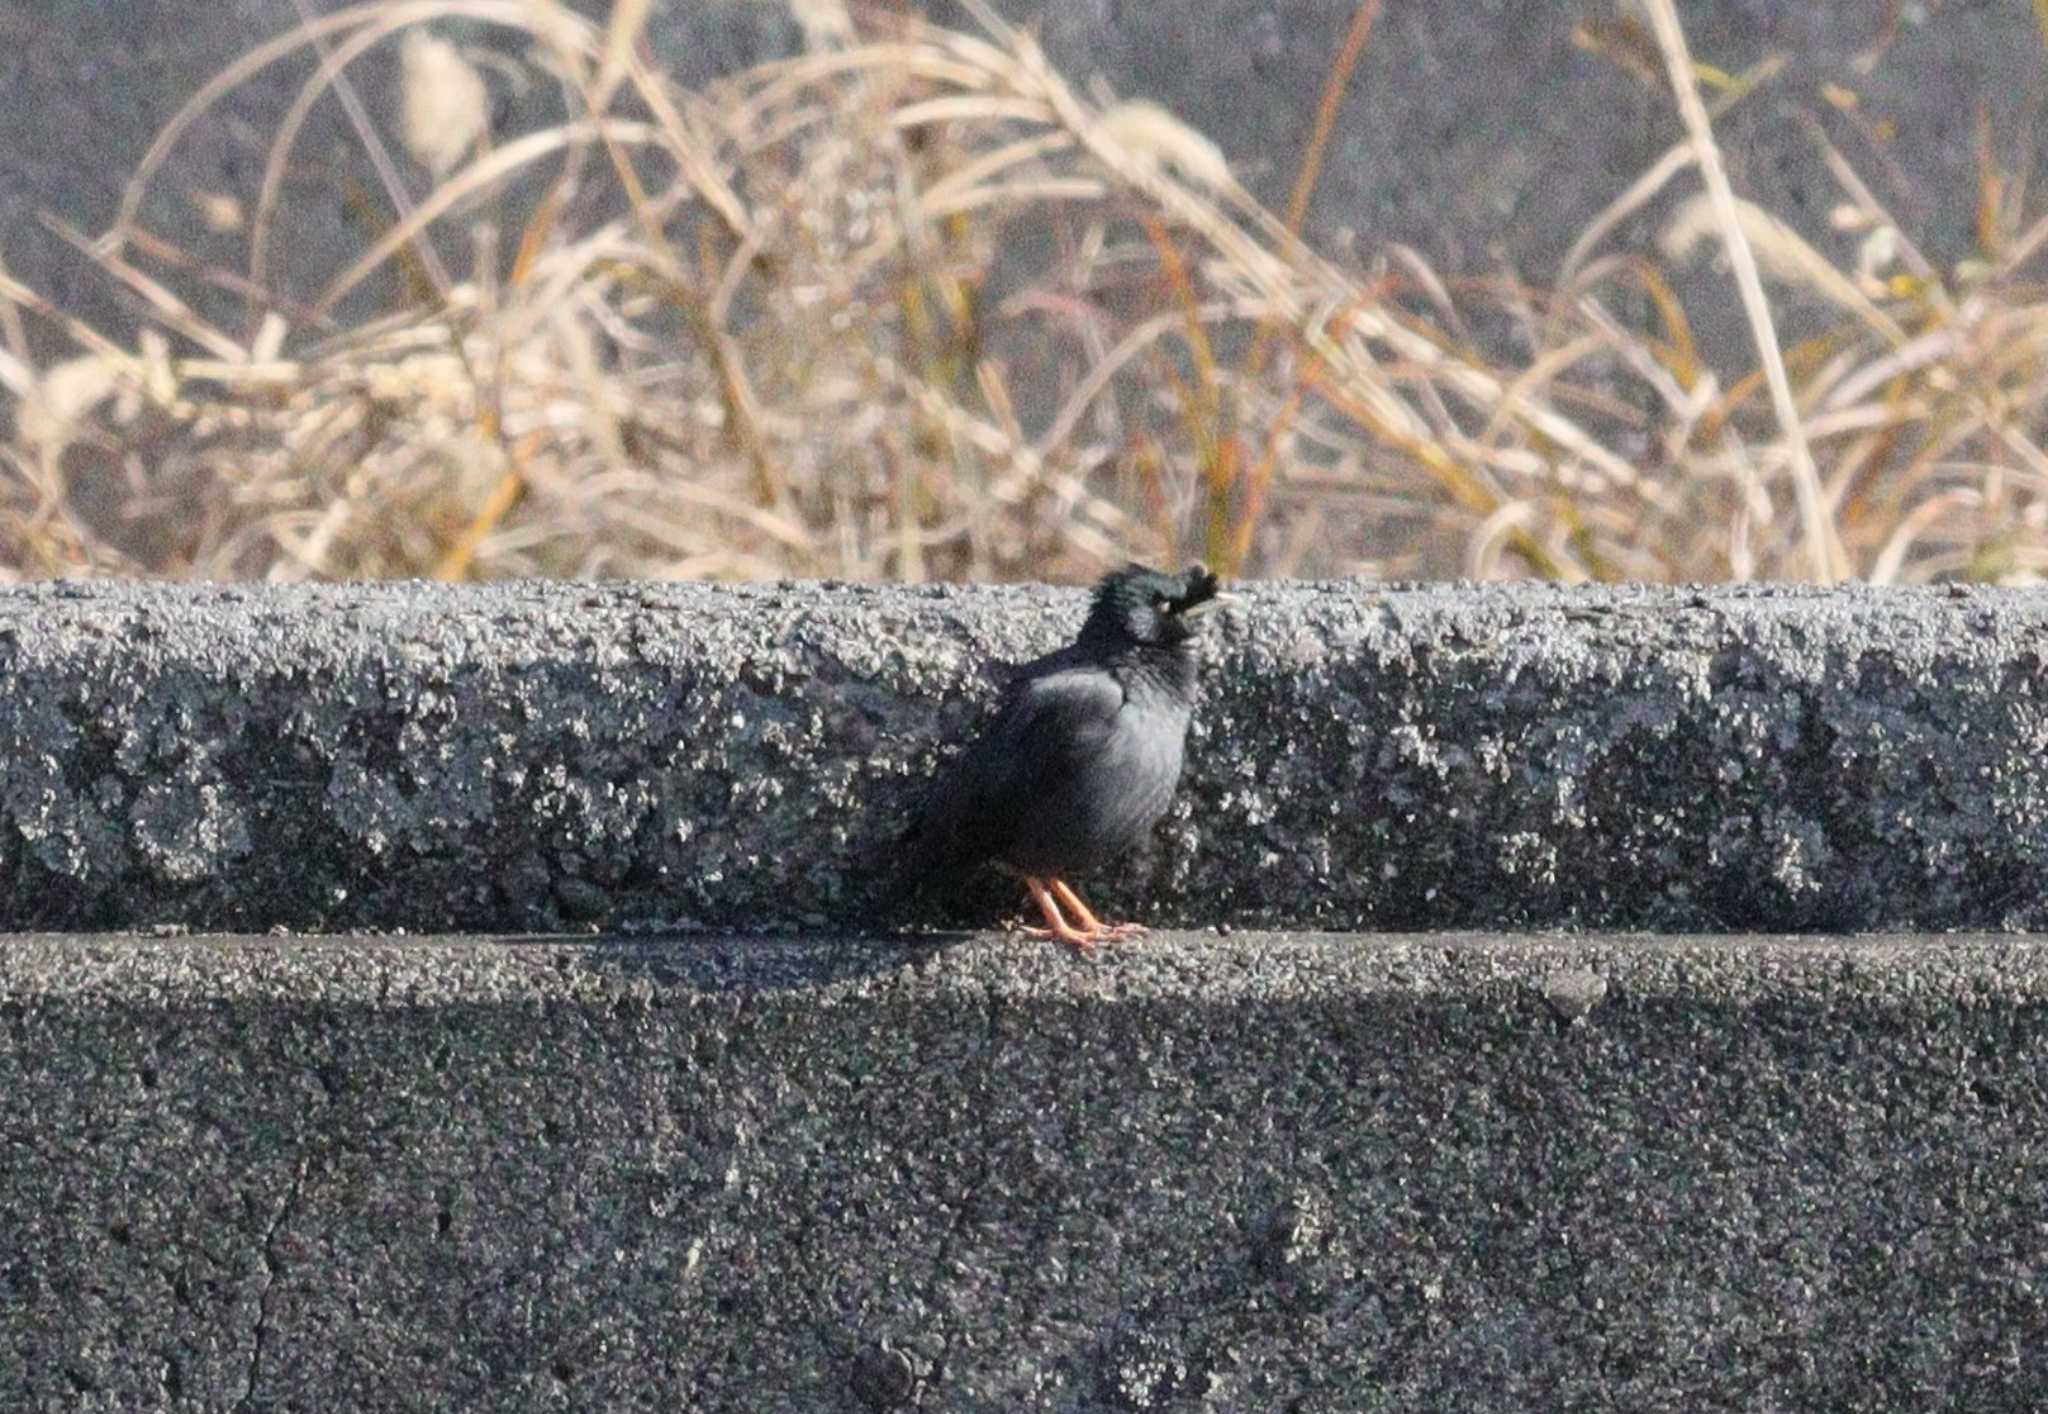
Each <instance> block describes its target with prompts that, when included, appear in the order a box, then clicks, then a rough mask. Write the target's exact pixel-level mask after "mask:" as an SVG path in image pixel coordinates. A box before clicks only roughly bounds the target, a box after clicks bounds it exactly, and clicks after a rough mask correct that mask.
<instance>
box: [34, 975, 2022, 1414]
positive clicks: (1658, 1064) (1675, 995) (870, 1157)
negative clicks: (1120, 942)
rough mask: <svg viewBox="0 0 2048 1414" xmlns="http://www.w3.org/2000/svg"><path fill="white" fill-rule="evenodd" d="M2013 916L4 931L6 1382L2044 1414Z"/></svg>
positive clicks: (581, 1404) (174, 1393) (62, 1389)
mask: <svg viewBox="0 0 2048 1414" xmlns="http://www.w3.org/2000/svg"><path fill="white" fill-rule="evenodd" d="M2044 1003H2048V949H2044V947H2043V946H2042V944H2040V943H2039V942H2031V943H2016V942H2011V941H2003V940H1989V941H1987V940H1981V939H1974V940H1973V939H1954V938H1946V939H1911V940H1900V941H1894V942H1872V943H1859V944H1849V945H1843V944H1836V943H1823V942H1814V941H1809V940H1792V941H1780V942H1758V941H1746V942H1727V941H1724V942H1702V941H1698V940H1693V941H1686V940H1662V941H1648V940H1640V939H1639V940H1635V941H1631V942H1621V943H1612V942H1600V941H1591V940H1578V941H1565V940H1551V941H1537V942H1531V941H1526V940H1525V941H1519V942H1502V941H1498V940H1496V941H1486V940H1476V939H1459V938H1443V937H1437V938H1428V939H1380V940H1373V941H1367V940H1360V939H1334V938H1302V937H1296V938H1274V937H1268V936H1259V935H1240V936H1236V937H1233V938H1229V939H1214V938H1206V939H1205V938H1191V937H1169V938H1163V939H1154V940H1150V941H1146V942H1141V943H1135V944H1132V945H1129V946H1127V947H1118V948H1115V949H1111V950H1108V951H1107V952H1106V953H1105V954H1104V955H1103V957H1102V958H1101V959H1100V960H1099V961H1096V962H1092V963H1083V962H1077V961H1076V960H1075V959H1074V958H1073V957H1072V955H1071V954H1069V953H1068V952H1067V951H1066V950H1064V949H1062V948H1058V947H1054V946H1050V945H1045V944H1024V943H1016V942H1008V941H1001V940H995V941H986V942H975V943H972V944H969V945H965V946H960V947H955V948H951V949H935V948H930V947H901V946H888V945H877V944H872V943H863V942H858V941H853V940H840V939H829V940H827V939H820V940H815V941H810V942H797V941H788V940H779V939H777V940H765V939H750V940H746V941H741V942H731V941H695V942H691V941H681V942H675V941H670V942H661V943H640V944H631V943H626V944H618V943H590V942H584V943H564V942H534V943H513V944H505V943H496V942H489V941H483V940H469V941H464V942H433V943H414V942H403V941H391V940H385V941H377V940H363V941H357V942H353V943H340V942H322V941H308V940H290V941H280V940H267V941H266V940H245V941H221V940H208V941H199V940H175V939H174V940H166V941H147V940H142V941H138V940H132V939H131V940H126V941H105V940H92V939H84V938H65V939H43V940H35V939H26V940H24V939H14V940H8V941H5V942H0V1146H4V1149H0V1156H4V1161H0V1213H4V1215H5V1240H4V1242H0V1406H4V1407H5V1408H7V1409H9V1410H51V1411H56V1410H64V1411H74V1410H110V1411H112V1410H119V1411H124V1414H126V1411H134V1410H141V1409H164V1410H229V1409H320V1410H327V1409H335V1410H340V1409H348V1410H386V1409H435V1410H440V1409H494V1410H599V1409H603V1410H615V1409H649V1410H691V1411H725V1410H732V1411H748V1414H763V1411H790V1412H791V1414H815V1411H828V1412H829V1411H835V1410H844V1411H850V1414H859V1411H865V1410H878V1409H911V1408H915V1409H924V1410H931V1411H946V1414H965V1412H967V1411H972V1412H974V1414H981V1412H982V1411H986V1414H996V1411H1005V1412H1006V1414H1007V1411H1015V1410H1058V1411H1084V1410H1085V1411H1097V1410H1102V1411H1131V1410H1245V1411H1269V1410H1275V1409H1283V1408H1284V1409H1295V1410H1301V1411H1370V1410H1386V1411H1399V1414H1410V1412H1411V1411H1415V1410H1429V1409H1449V1408H1458V1409H1464V1410H1469V1411H1472V1414H1493V1411H1501V1414H1510V1411H1512V1414H1524V1411H1528V1410H1534V1409H1612V1410H1627V1411H1641V1410H1662V1409H1669V1410H1688V1411H1690V1410H1704V1409H1743V1410H1761V1409H1775V1410H1780V1411H1795V1410H1813V1411H1827V1412H1828V1414H1841V1411H1854V1410H1872V1411H1898V1410H1918V1409H1971V1410H2007V1409H2009V1410H2025V1409H2034V1408H2038V1407H2039V1398H2040V1391H2041V1390H2042V1389H2043V1388H2044V1387H2048V1345H2044V1343H2043V1342H2042V1341H2041V1339H2040V1333H2041V1332H2042V1330H2043V1329H2048V1288H2044V1286H2043V1281H2042V1272H2043V1271H2044V1269H2048V1237H2044V1235H2043V1230H2042V1226H2041V1222H2040V1211H2041V1208H2040V1204H2041V1194H2042V1192H2043V1191H2044V1185H2048V1147H2044V1136H2048V1087H2044V1085H2043V1081H2042V1075H2043V1072H2042V1069H2041V1065H2040V1056H2041V1054H2042V1050H2043V1046H2044V1044H2048V1005H2044Z"/></svg>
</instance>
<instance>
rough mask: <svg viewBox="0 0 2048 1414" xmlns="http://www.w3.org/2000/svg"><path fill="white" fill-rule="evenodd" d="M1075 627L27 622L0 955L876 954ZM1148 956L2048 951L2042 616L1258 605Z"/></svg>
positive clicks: (903, 602)
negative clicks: (261, 934) (292, 944)
mask: <svg viewBox="0 0 2048 1414" xmlns="http://www.w3.org/2000/svg"><path fill="white" fill-rule="evenodd" d="M1081 605H1082V597H1081V593H1080V591H1077V590H1051V589H1030V588H1003V589H993V588H984V589H960V588H931V589H919V590H906V589H879V588H850V587H830V586H816V585H809V586H803V585H799V586H774V585H763V586H752V587H744V588H718V587H708V586H671V587H655V586H622V587H621V586H612V587H597V586H573V585H569V586H562V585H557V586H543V585H510V586H499V587H491V588H477V589H466V590H449V589H443V588H432V587H425V586H419V585H385V586H375V587H341V588H319V589H314V588H294V589H256V588H176V587H165V586H138V585H114V584H108V585H44V586H37V587H29V588H20V589H10V590H7V591H4V592H0V681H4V682H6V684H7V691H6V692H5V693H4V694H0V930H10V929H11V930H34V929H53V930H65V931H71V930H80V929H94V928H145V927H153V926H187V927H194V928H202V929H208V930H214V931H223V930H225V931H263V930H265V929H269V928H273V927H285V928H290V929H295V930H300V931H318V930H332V931H344V930H362V929H370V930H386V929H409V930H413V931H445V930H460V931H469V930H504V931H520V932H528V931H554V930H558V929H575V928H596V927H600V926H602V927H606V928H611V929H615V930H616V929H629V930H630V929H636V928H638V929H657V930H660V929H685V930H687V929H712V930H734V929H738V930H743V931H746V930H776V929H818V928H826V927H831V928H853V929H862V930H872V929H876V928H894V927H898V926H903V925H906V924H911V923H917V922H920V921H922V922H927V923H939V924H952V925H962V924H980V925H983V926H987V925H990V924H992V923H994V922H995V921H997V920H999V919H1000V918H1002V917H1003V916H1004V914H1005V911H1006V910H1011V909H1015V908H1016V907H1017V906H1018V904H1019V898H1018V892H1019V891H1018V890H1017V889H1016V887H1015V885H1014V884H1011V883H1008V882H1007V881H1005V880H1002V879H1001V878H999V877H992V878H989V879H987V880H985V881H984V882H983V883H982V885H980V886H978V887H977V888H973V889H970V890H969V891H968V892H967V893H966V894H964V895H963V896H960V897H957V898H954V899H943V898H941V899H937V900H933V901H931V902H930V903H929V904H928V905H927V906H926V907H925V908H924V909H923V911H922V912H916V911H906V910H904V909H903V908H901V907H899V906H898V905H897V904H896V903H895V902H894V901H892V900H891V899H889V898H888V897H886V889H885V887H884V886H885V884H886V882H887V879H888V869H889V859H890V844H891V842H892V840H893V839H894V837H895V834H896V833H897V831H898V829H899V827H900V826H901V824H902V822H903V820H904V818H905V813H906V811H907V809H908V808H909V806H910V804H911V802H912V801H913V800H914V799H915V798H916V795H917V793H918V792H919V791H920V790H921V789H922V788H923V784H924V782H925V780H926V779H927V778H928V777H929V775H930V773H931V771H932V769H933V766H934V763H935V761H936V760H937V759H938V757H939V753H940V751H941V750H942V747H943V745H944V744H946V743H950V742H953V741H957V740H959V739H961V737H962V736H963V735H964V734H965V733H966V732H967V731H968V730H970V729H971V728H972V726H973V725H974V724H975V723H976V722H978V721H979V720H980V718H981V715H982V714H983V712H984V711H985V710H986V707H987V705H988V703H989V702H990V701H991V699H992V697H993V694H994V692H995V690H996V688H997V685H998V684H999V682H1000V681H1001V679H1002V677H1003V675H1004V673H1005V672H1006V671H1007V667H1006V665H1007V664H1010V663H1014V662H1017V661H1020V660H1022V659H1024V658H1026V657H1028V656H1030V655H1031V654H1033V653H1036V652H1038V651H1040V650H1043V649H1045V648H1047V647H1049V646H1051V645H1053V644H1055V643H1057V642H1060V641H1062V640H1063V639H1064V638H1065V637H1066V636H1067V635H1068V634H1070V633H1071V632H1072V629H1073V627H1074V625H1075V623H1076V622H1077V621H1078V617H1079V613H1080V609H1081ZM1205 692H1206V695H1207V701H1206V703H1205V706H1204V707H1203V709H1202V710H1201V713H1200V714H1199V716H1198V719H1197V728H1196V732H1195V734H1194V736H1193V738H1192V739H1191V742H1190V760H1189V767H1188V773H1187V777H1186V779H1185V780H1184V782H1183V788H1182V791H1181V795H1180V797H1179V799H1178V801H1177V802H1176V805H1175V808H1174V811H1173V813H1172V814H1171V815H1170V816H1169V818H1168V819H1167V821H1165V822H1164V823H1163V824H1162V826H1161V828H1160V830H1159V831H1158V833H1157V836H1156V838H1155V840H1154V842H1153V844H1152V847H1151V848H1150V849H1149V851H1148V852H1147V853H1145V854H1143V855H1139V856H1134V857H1133V858H1132V859H1131V860H1130V861H1128V862H1127V863H1126V864H1123V865H1120V866H1119V867H1116V868H1114V869H1111V870H1109V871H1107V872H1106V876H1105V877H1104V878H1102V879H1099V880H1095V881H1091V888H1092V891H1093V897H1094V898H1095V899H1096V901H1097V902H1099V903H1100V904H1101V905H1103V906H1104V907H1106V908H1110V909H1112V910H1115V911H1117V912H1126V913H1134V914H1136V915H1137V916H1139V917H1141V918H1143V919H1146V920H1149V921H1151V922H1154V923H1158V924H1166V925H1184V926H1198V927H1199V926H1209V925H1212V924H1232V925H1236V926H1263V927H1314V928H1332V929H1340V930H1343V929H1357V928H1381V929H1387V928H1392V929H1405V928H1465V927H1476V928H1524V927H1537V928H1553V927H1568V928H1628V929H1636V928H1644V929H1653V930H1663V931H1679V930H1707V931H1745V930H1747V931H1782V930H1820V931H1861V930H1869V929H1892V930H1910V929H1916V928H1932V929H1941V928H1992V929H2040V928H2048V891H2044V873H2043V866H2044V863H2048V700H2044V699H2048V596H2043V595H2040V594H2033V593H2026V592H2020V591H1987V590H1966V589H1956V590H1952V591H1951V590H1931V591H1925V592H1907V591H1894V592H1874V591H1869V590H1856V589H1848V590H1841V591H1836V592H1816V591H1808V590H1773V589H1750V590H1741V589H1737V590H1717V591H1711V592H1702V593H1688V592H1683V591H1679V592H1672V591H1650V590H1636V589H1623V590H1589V591H1583V592H1571V591H1564V590H1559V589H1553V588H1547V587H1542V586H1516V587H1492V588H1455V587H1452V588H1422V589H1399V588H1391V589H1379V588H1375V587H1371V586H1366V585H1362V584H1322V585H1315V584H1308V585H1302V584H1295V585H1254V586H1250V587H1249V588H1248V589H1247V590H1246V603H1245V605H1244V607H1243V609H1242V611H1241V612H1240V613H1238V614H1237V616H1236V617H1235V619H1233V620H1232V621H1231V622H1229V623H1226V624H1224V625H1222V626H1221V629H1220V632H1219V633H1218V635H1217V637H1216V638H1215V639H1214V641H1213V642H1212V643H1211V645H1210V653H1209V661H1208V664H1207V668H1206V671H1205Z"/></svg>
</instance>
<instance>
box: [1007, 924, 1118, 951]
mask: <svg viewBox="0 0 2048 1414" xmlns="http://www.w3.org/2000/svg"><path fill="white" fill-rule="evenodd" d="M1017 931H1018V932H1020V933H1022V934H1023V935H1024V936H1025V937H1027V938H1058V939H1059V940H1060V941H1061V942H1063V943H1071V944H1072V945H1073V948H1074V951H1075V952H1078V953H1090V952H1093V951H1094V950H1095V947H1096V944H1098V943H1100V942H1101V941H1102V935H1101V934H1100V933H1084V932H1082V931H1081V930H1080V929H1079V928H1066V929H1058V928H1021V927H1020V928H1019V929H1018V930H1017Z"/></svg>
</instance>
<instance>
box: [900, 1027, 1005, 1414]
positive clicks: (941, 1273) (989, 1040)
mask: <svg viewBox="0 0 2048 1414" xmlns="http://www.w3.org/2000/svg"><path fill="white" fill-rule="evenodd" d="M986 996H987V1012H988V1025H987V1027H986V1028H985V1029H984V1030H983V1032H982V1039H983V1056H982V1069H981V1083H980V1084H979V1085H978V1086H977V1087H976V1093H975V1101H976V1111H977V1112H976V1119H977V1121H978V1123H976V1125H975V1126H974V1128H975V1131H976V1132H975V1139H976V1143H975V1146H974V1153H975V1158H976V1159H977V1160H978V1162H977V1163H976V1165H975V1168H974V1172H973V1175H972V1176H971V1178H970V1179H969V1181H968V1183H967V1184H966V1185H965V1186H963V1187H962V1188H961V1189H960V1196H959V1206H958V1207H957V1208H956V1209H955V1210H954V1213H953V1221H952V1222H951V1224H949V1225H948V1227H947V1229H946V1232H945V1235H944V1236H943V1237H941V1238H940V1239H939V1250H938V1253H937V1255H936V1256H935V1257H933V1259H932V1277H931V1281H930V1282H929V1284H928V1286H927V1289H926V1291H925V1305H926V1307H928V1308H929V1309H930V1310H932V1311H933V1312H935V1313H936V1312H939V1311H940V1309H941V1307H940V1297H941V1295H942V1294H943V1292H944V1290H945V1285H946V1277H947V1272H948V1270H949V1269H950V1267H951V1266H952V1262H953V1251H954V1249H955V1248H956V1247H957V1246H958V1245H959V1243H960V1240H961V1238H962V1237H963V1236H964V1235H965V1233H966V1231H967V1217H968V1213H969V1211H970V1209H971V1208H972V1207H973V1205H974V1201H975V1199H976V1197H977V1196H978V1195H979V1194H980V1192H981V1189H982V1187H983V1186H984V1185H985V1184H986V1183H987V1182H988V1177H989V1173H990V1171H991V1170H992V1169H993V1168H994V1162H995V1161H994V1158H993V1156H992V1151H993V1148H994V1144H993V1138H994V1131H995V1125H994V1103H993V1101H994V1092H995V1085H994V1070H995V1058H996V1053H997V1050H998V1045H997V1042H998V1038H999V1035H1000V1031H1001V1027H1002V1019H1003V994H1002V993H1001V992H1000V991H999V990H997V989H996V988H995V987H990V988H988V989H987V993H986ZM959 1324H960V1323H959V1321H958V1319H957V1318H956V1317H955V1316H953V1315H946V1316H941V1317H940V1332H939V1353H938V1354H937V1355H936V1356H934V1357H933V1359H932V1367H931V1374H930V1376H929V1377H928V1378H927V1379H925V1380H922V1381H920V1382H919V1384H918V1391H917V1395H916V1406H917V1407H918V1408H920V1409H922V1408H927V1407H930V1406H929V1404H928V1399H929V1397H931V1396H933V1395H934V1394H935V1392H936V1391H937V1390H938V1389H940V1388H942V1387H943V1386H944V1385H945V1382H946V1374H947V1365H948V1363H949V1362H950V1361H951V1359H952V1356H953V1345H954V1342H955V1340H956V1339H957V1337H958V1326H959ZM939 1407H946V1406H945V1405H944V1402H943V1401H941V1404H940V1406H939Z"/></svg>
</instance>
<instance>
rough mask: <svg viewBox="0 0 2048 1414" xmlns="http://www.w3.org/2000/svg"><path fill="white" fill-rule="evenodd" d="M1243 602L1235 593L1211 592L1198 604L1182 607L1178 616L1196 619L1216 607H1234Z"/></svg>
mask: <svg viewBox="0 0 2048 1414" xmlns="http://www.w3.org/2000/svg"><path fill="white" fill-rule="evenodd" d="M1243 602H1244V600H1242V599H1240V598H1238V596H1237V595H1235V594H1222V593H1217V594H1212V595H1210V596H1209V597H1208V598H1207V599H1204V600H1202V601H1201V602H1200V603H1199V604H1190V605H1188V606H1187V607H1186V608H1185V609H1182V610H1181V611H1180V616H1181V617H1182V618H1184V619H1198V618H1200V617H1202V615H1204V614H1207V613H1210V612H1212V611H1214V610H1217V609H1234V608H1236V607H1237V606H1238V605H1239V604H1242V603H1243Z"/></svg>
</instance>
